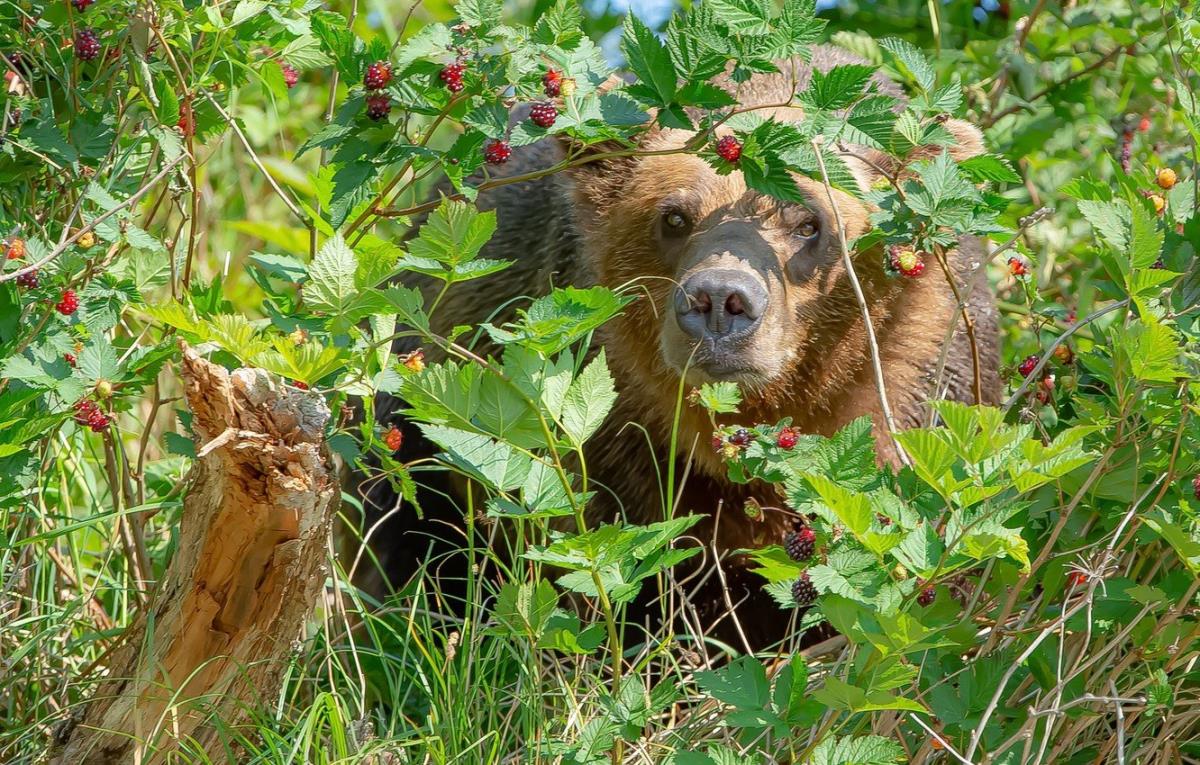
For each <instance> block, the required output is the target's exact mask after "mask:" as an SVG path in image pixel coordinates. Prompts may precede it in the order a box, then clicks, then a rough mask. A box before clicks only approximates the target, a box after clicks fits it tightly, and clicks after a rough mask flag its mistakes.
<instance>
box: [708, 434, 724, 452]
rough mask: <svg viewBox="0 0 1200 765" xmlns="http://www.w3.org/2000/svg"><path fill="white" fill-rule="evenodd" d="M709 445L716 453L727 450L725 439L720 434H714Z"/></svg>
mask: <svg viewBox="0 0 1200 765" xmlns="http://www.w3.org/2000/svg"><path fill="white" fill-rule="evenodd" d="M709 443H711V444H712V448H713V451H714V452H719V451H721V450H722V449H724V448H725V437H724V436H722V435H721V434H720V433H713V435H712V441H710V442H709Z"/></svg>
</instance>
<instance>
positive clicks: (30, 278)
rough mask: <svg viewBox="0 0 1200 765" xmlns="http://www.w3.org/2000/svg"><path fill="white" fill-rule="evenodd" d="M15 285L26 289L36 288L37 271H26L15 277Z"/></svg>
mask: <svg viewBox="0 0 1200 765" xmlns="http://www.w3.org/2000/svg"><path fill="white" fill-rule="evenodd" d="M17 286H18V287H24V288H25V289H27V290H36V289H37V286H38V275H37V271H36V270H34V271H26V272H25V273H23V274H21V275H20V276H18V277H17Z"/></svg>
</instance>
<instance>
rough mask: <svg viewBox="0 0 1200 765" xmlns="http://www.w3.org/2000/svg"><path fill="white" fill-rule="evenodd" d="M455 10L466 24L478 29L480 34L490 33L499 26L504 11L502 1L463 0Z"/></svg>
mask: <svg viewBox="0 0 1200 765" xmlns="http://www.w3.org/2000/svg"><path fill="white" fill-rule="evenodd" d="M454 9H455V10H456V11H458V17H459V18H460V19H462V20H463V22H464V23H466V24H468V25H470V26H472V27H477V28H478V29H479V31H480V32H488V31H490V30H491V29H492V27H494V26H496V25H497V24H499V23H500V14H501V11H502V10H503V8H502V5H501V3H500V0H461V2H459V3H458V4H457V5H455V6H454Z"/></svg>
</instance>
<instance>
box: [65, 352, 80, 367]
mask: <svg viewBox="0 0 1200 765" xmlns="http://www.w3.org/2000/svg"><path fill="white" fill-rule="evenodd" d="M63 361H65V362H67V364H68V365H70V366H75V364H76V362H77V359H76V358H75V354H74V353H70V352H68V353H64V354H63Z"/></svg>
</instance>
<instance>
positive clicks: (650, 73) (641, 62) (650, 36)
mask: <svg viewBox="0 0 1200 765" xmlns="http://www.w3.org/2000/svg"><path fill="white" fill-rule="evenodd" d="M621 51H622V52H623V53H624V54H625V58H626V59H627V60H628V61H629V68H630V70H632V71H633V73H634V74H636V75H637V77H638V80H639V81H640V82H641V83H642V84H643V85H644V86H645V87H646V88H647V89H648V92H650V93H653V94H654V98H653V99H651V102H652V104H653V105H656V106H666V105H667V104H669V103H671V102H672V101H673V100H674V99H675V89H676V74H675V65H674V64H673V63H672V62H671V55H670V53H668V51H667V48H666V46H665V45H663V43H662V41H661V40H659V39H658V37H657V36H656V35H655V34H654V33H653V32H651V31H650V29H649V27H647V26H646V25H645V24H643V23H642V22H641V20H640V19H638V17H637V16H635V15H633V13H630V14H628V15H627V16H626V17H625V28H624V31H623V34H622V36H621ZM631 92H632V91H631ZM639 92H641V91H639Z"/></svg>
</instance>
